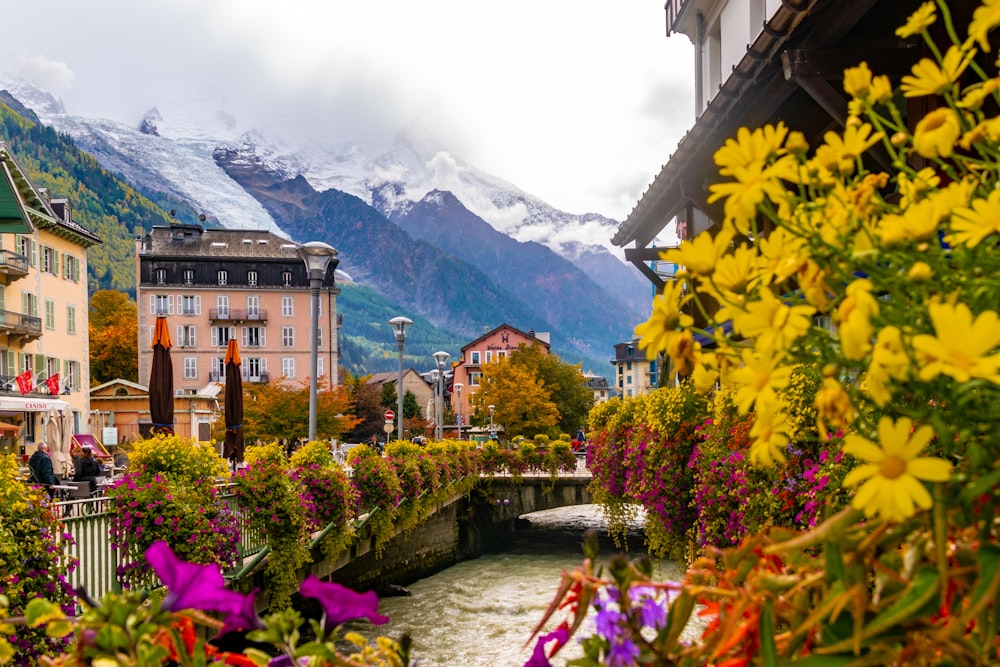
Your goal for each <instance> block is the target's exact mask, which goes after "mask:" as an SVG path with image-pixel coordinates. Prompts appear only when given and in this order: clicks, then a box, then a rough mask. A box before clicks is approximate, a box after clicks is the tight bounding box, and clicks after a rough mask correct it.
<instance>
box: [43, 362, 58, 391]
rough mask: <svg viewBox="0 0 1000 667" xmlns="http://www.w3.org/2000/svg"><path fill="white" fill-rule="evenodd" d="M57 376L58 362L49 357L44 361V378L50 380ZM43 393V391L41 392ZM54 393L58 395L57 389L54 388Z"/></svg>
mask: <svg viewBox="0 0 1000 667" xmlns="http://www.w3.org/2000/svg"><path fill="white" fill-rule="evenodd" d="M58 375H59V360H58V359H53V358H52V357H49V358H48V359H46V360H45V377H46V378H52V377H57V376H58ZM43 391H44V390H43ZM56 393H57V394H58V393H59V389H58V387H57V388H56Z"/></svg>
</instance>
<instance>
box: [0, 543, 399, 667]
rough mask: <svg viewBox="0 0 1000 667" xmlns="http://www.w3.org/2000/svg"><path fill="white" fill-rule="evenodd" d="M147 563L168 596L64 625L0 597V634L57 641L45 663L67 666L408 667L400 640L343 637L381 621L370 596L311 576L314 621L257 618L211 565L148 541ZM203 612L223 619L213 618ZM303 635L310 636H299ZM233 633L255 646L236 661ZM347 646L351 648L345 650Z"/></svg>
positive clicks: (42, 608)
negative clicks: (24, 633)
mask: <svg viewBox="0 0 1000 667" xmlns="http://www.w3.org/2000/svg"><path fill="white" fill-rule="evenodd" d="M146 558H147V559H148V561H149V565H150V567H151V569H153V570H154V571H155V572H156V574H157V576H158V577H159V578H160V580H162V582H163V584H164V586H165V588H166V590H165V591H158V592H157V593H155V594H154V595H153V597H152V599H151V600H150V599H146V596H145V595H141V594H139V593H132V594H127V595H114V594H109V595H107V596H106V597H105V598H104V600H103V601H102V602H101V603H99V604H98V603H96V602H88V603H87V604H86V605H85V607H84V610H83V614H82V615H80V616H78V617H76V618H72V617H70V616H68V615H67V613H66V612H65V610H60V609H59V607H58V606H56V605H54V604H53V603H52V602H50V601H48V600H45V599H40V598H38V599H34V600H32V601H31V602H30V603H29V604H28V605H27V608H26V610H25V614H24V616H23V617H21V618H9V617H7V616H8V613H9V611H10V610H9V609H8V608H7V604H6V603H7V600H6V599H5V598H4V597H3V596H0V628H5V627H9V624H10V623H16V624H17V627H18V628H22V629H24V628H28V629H30V630H31V632H33V633H36V634H38V635H41V636H51V637H53V638H55V640H56V641H57V642H58V643H59V644H60V645H61V646H66V645H67V644H69V650H67V651H66V652H65V653H62V652H57V653H56V654H54V657H53V658H52V659H49V660H47V661H46V662H45V664H54V665H66V666H67V667H69V666H75V665H81V666H82V665H123V666H125V665H131V666H134V667H154V666H159V665H164V666H165V665H209V664H211V665H236V666H239V667H265V666H270V667H279V666H283V665H287V666H292V665H306V664H310V665H350V664H367V665H382V666H384V667H390V666H391V667H408V666H409V665H410V664H411V661H410V658H409V646H410V640H409V638H408V637H405V636H404V637H402V638H401V639H400V640H399V641H395V640H392V639H390V638H388V637H379V638H378V639H377V640H376V641H375V642H374V643H373V644H370V643H369V642H368V641H367V640H365V639H364V638H362V637H360V636H359V635H358V634H357V633H352V632H346V633H345V632H344V628H343V626H344V624H345V623H346V622H347V621H352V620H361V619H366V620H367V621H370V622H371V623H373V624H375V625H382V624H384V623H386V622H387V621H388V620H389V619H388V618H387V617H385V616H382V615H381V614H379V613H378V598H377V597H376V595H375V593H374V592H372V591H368V592H366V593H356V592H354V591H352V590H350V589H348V588H345V587H344V586H341V585H339V584H334V583H324V582H321V581H319V580H318V579H316V578H315V577H309V578H308V579H306V580H305V581H303V582H302V585H301V586H300V587H299V593H300V594H301V595H302V597H304V598H310V599H314V600H316V601H317V602H318V603H319V606H320V608H321V610H322V612H321V614H320V616H319V617H318V618H308V619H306V618H304V617H303V616H302V614H300V613H299V612H298V611H295V610H292V609H284V610H280V611H277V612H275V613H271V614H269V615H267V616H266V617H264V618H259V617H258V616H257V612H256V608H255V607H256V602H255V599H254V594H250V595H241V594H240V593H236V592H234V591H230V590H228V589H226V588H225V582H224V580H223V578H222V574H221V572H220V571H219V569H218V567H217V566H215V565H197V564H192V563H187V562H184V561H183V560H180V559H178V558H177V556H176V555H175V554H174V553H173V552H172V551H171V550H170V547H169V546H168V545H167V544H166V543H165V542H156V543H154V544H153V546H151V547H150V549H149V550H148V551H147V554H146ZM164 592H165V595H164V594H163V593H164ZM209 613H211V614H213V615H219V616H221V620H215V618H214V617H213V616H210V615H209ZM307 621H308V623H307ZM303 627H307V628H308V631H309V632H308V633H302V632H301V629H302V628H303ZM236 631H245V632H247V639H249V640H250V641H251V642H254V647H253V648H247V649H245V651H243V652H241V653H232V652H228V651H225V650H223V649H221V648H219V646H221V645H222V643H221V642H220V640H222V641H225V638H226V635H228V634H230V633H232V632H236ZM0 632H2V630H0ZM20 634H21V631H20V630H19V631H18V635H20ZM307 636H308V639H305V637H307ZM70 642H71V643H70ZM345 645H346V646H350V647H352V649H353V650H348V651H345V648H344V646H345ZM7 647H9V644H8V642H7V640H5V639H4V638H3V636H2V635H0V661H2V660H3V657H4V655H6V653H7V651H6V649H7ZM263 649H267V650H263Z"/></svg>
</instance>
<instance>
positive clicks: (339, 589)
mask: <svg viewBox="0 0 1000 667" xmlns="http://www.w3.org/2000/svg"><path fill="white" fill-rule="evenodd" d="M299 593H301V594H302V595H304V596H305V597H307V598H314V599H316V600H319V602H320V604H321V605H323V610H324V611H325V612H326V625H327V626H328V627H329V626H335V625H340V624H341V623H344V622H346V621H351V620H354V619H357V618H367V619H368V620H369V621H371V622H372V623H374V624H375V625H382V624H383V623H387V622H388V621H389V617H388V616H382V615H381V614H379V613H378V596H377V595H375V591H367V592H365V593H356V592H355V591H352V590H351V589H350V588H347V587H346V586H341V585H340V584H335V583H333V582H323V581H320V580H319V579H318V578H317V577H316V575H310V577H309V578H308V579H306V580H305V581H303V582H302V585H301V586H300V587H299Z"/></svg>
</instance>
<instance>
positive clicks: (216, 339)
mask: <svg viewBox="0 0 1000 667" xmlns="http://www.w3.org/2000/svg"><path fill="white" fill-rule="evenodd" d="M218 346H219V328H218V327H212V347H218ZM212 370H215V366H213V367H212Z"/></svg>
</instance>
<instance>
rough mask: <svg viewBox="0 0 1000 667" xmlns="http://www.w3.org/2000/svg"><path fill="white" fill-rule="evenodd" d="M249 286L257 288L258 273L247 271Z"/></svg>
mask: <svg viewBox="0 0 1000 667" xmlns="http://www.w3.org/2000/svg"><path fill="white" fill-rule="evenodd" d="M247 285H250V287H256V286H257V272H256V271H247Z"/></svg>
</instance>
